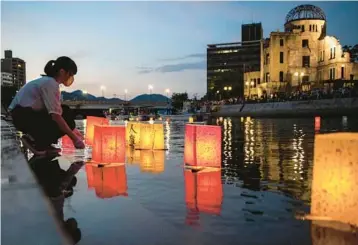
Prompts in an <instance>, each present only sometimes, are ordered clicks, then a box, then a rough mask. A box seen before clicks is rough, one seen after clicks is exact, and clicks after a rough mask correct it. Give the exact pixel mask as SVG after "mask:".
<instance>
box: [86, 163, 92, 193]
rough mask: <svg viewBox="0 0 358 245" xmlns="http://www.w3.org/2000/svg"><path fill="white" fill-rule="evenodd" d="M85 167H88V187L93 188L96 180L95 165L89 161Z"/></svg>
mask: <svg viewBox="0 0 358 245" xmlns="http://www.w3.org/2000/svg"><path fill="white" fill-rule="evenodd" d="M85 169H86V176H87V185H88V189H93V188H94V182H93V166H92V164H90V163H87V164H86V167H85Z"/></svg>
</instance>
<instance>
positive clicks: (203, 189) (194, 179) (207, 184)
mask: <svg viewBox="0 0 358 245" xmlns="http://www.w3.org/2000/svg"><path fill="white" fill-rule="evenodd" d="M184 178H185V202H186V205H187V208H188V210H189V211H190V212H191V213H193V211H195V210H197V211H199V212H203V213H208V214H215V215H219V214H220V213H221V205H222V200H223V189H222V183H221V170H220V169H214V168H205V169H203V170H201V171H199V172H193V171H192V170H190V169H185V170H184ZM187 218H188V217H187Z"/></svg>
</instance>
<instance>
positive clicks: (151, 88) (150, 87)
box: [148, 84, 153, 94]
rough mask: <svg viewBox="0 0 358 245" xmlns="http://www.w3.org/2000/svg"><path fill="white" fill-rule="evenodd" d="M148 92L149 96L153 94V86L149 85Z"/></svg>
mask: <svg viewBox="0 0 358 245" xmlns="http://www.w3.org/2000/svg"><path fill="white" fill-rule="evenodd" d="M148 90H149V94H151V93H152V92H153V85H151V84H149V85H148Z"/></svg>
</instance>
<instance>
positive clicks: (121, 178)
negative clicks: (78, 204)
mask: <svg viewBox="0 0 358 245" xmlns="http://www.w3.org/2000/svg"><path fill="white" fill-rule="evenodd" d="M90 166H91V167H92V171H93V184H94V188H95V191H96V196H97V197H99V198H111V197H116V196H128V193H127V189H128V188H127V174H126V168H125V165H124V164H122V165H106V166H96V165H90Z"/></svg>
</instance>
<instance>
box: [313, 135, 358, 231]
mask: <svg viewBox="0 0 358 245" xmlns="http://www.w3.org/2000/svg"><path fill="white" fill-rule="evenodd" d="M357 149H358V134H357V133H332V134H321V135H316V136H315V146H314V165H313V181H312V197H311V199H312V206H311V215H312V216H313V217H315V216H316V217H323V218H329V219H333V220H334V221H339V222H343V223H348V224H351V225H355V226H358V212H357V208H358V151H357Z"/></svg>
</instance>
